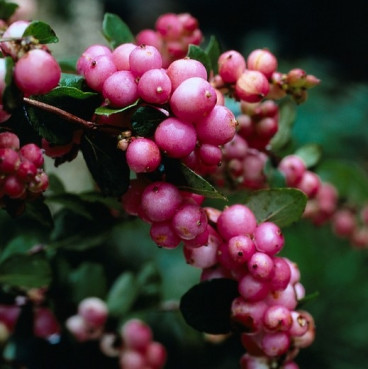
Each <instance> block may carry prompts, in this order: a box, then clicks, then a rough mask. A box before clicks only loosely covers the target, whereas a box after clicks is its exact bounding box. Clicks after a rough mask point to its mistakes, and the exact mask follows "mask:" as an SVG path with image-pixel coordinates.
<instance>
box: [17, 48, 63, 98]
mask: <svg viewBox="0 0 368 369" xmlns="http://www.w3.org/2000/svg"><path fill="white" fill-rule="evenodd" d="M60 77H61V69H60V67H59V64H58V63H57V62H56V60H55V59H54V57H53V56H52V55H51V54H49V53H48V52H47V51H45V50H41V49H33V50H30V51H28V52H27V53H26V54H25V55H24V56H22V57H21V58H20V59H19V60H18V61H17V62H16V64H15V67H14V79H15V83H16V84H17V86H18V87H19V88H20V90H22V91H23V93H24V94H25V95H26V96H29V95H40V94H46V93H47V92H49V91H51V90H52V89H53V88H54V87H56V86H57V85H58V83H59V80H60Z"/></svg>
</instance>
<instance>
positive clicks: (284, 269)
mask: <svg viewBox="0 0 368 369" xmlns="http://www.w3.org/2000/svg"><path fill="white" fill-rule="evenodd" d="M272 260H273V265H274V270H273V275H272V278H271V280H270V287H271V289H272V290H273V291H280V290H284V289H285V288H286V287H287V286H288V284H289V282H290V279H291V269H290V266H289V263H288V262H287V260H286V259H284V258H281V257H273V259H272Z"/></svg>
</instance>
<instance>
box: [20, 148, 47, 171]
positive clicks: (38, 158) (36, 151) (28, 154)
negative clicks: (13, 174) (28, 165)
mask: <svg viewBox="0 0 368 369" xmlns="http://www.w3.org/2000/svg"><path fill="white" fill-rule="evenodd" d="M19 154H20V156H21V157H22V158H24V159H27V160H29V161H30V162H32V163H33V164H34V165H35V166H36V167H37V168H40V167H41V166H42V165H43V162H44V159H43V153H42V150H41V149H40V148H39V147H38V146H37V145H36V144H34V143H29V144H26V145H24V146H22V147H21V148H20V150H19Z"/></svg>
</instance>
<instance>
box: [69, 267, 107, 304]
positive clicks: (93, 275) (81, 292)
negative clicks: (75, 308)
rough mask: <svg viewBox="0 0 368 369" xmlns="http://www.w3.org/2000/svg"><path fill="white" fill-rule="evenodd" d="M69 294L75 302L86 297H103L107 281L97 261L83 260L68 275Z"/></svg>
mask: <svg viewBox="0 0 368 369" xmlns="http://www.w3.org/2000/svg"><path fill="white" fill-rule="evenodd" d="M69 283H70V288H71V295H72V298H73V301H74V303H75V304H78V303H79V302H80V301H81V300H83V299H84V298H86V297H91V296H93V297H99V298H101V299H104V298H105V296H106V292H107V281H106V276H105V271H104V268H103V266H102V265H101V264H99V263H93V262H84V263H82V264H81V265H80V266H79V267H78V268H77V269H76V270H74V271H72V272H71V273H70V275H69Z"/></svg>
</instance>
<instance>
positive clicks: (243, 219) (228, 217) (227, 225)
mask: <svg viewBox="0 0 368 369" xmlns="http://www.w3.org/2000/svg"><path fill="white" fill-rule="evenodd" d="M256 225H257V221H256V217H255V216H254V214H253V213H252V211H251V210H250V209H249V208H248V207H246V206H245V205H240V204H236V205H231V206H229V207H227V208H226V209H225V210H224V211H223V212H222V214H221V215H220V216H219V218H218V220H217V229H218V231H219V233H220V234H221V236H222V237H223V238H224V239H225V240H229V239H230V238H232V237H234V236H239V235H247V234H252V233H253V232H254V230H255V229H256Z"/></svg>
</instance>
